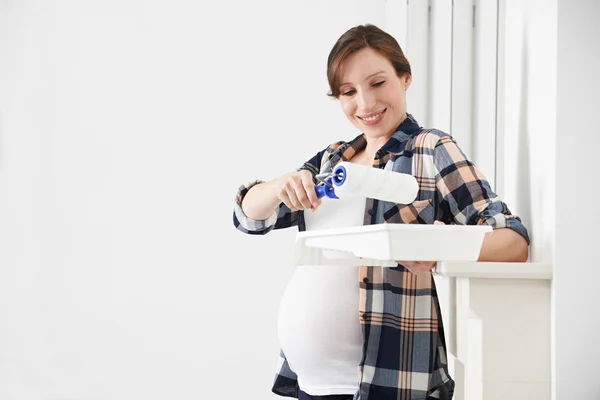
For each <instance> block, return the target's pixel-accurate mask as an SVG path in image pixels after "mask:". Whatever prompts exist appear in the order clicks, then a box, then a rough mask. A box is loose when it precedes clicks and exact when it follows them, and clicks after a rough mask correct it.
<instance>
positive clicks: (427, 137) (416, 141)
mask: <svg viewBox="0 0 600 400" xmlns="http://www.w3.org/2000/svg"><path fill="white" fill-rule="evenodd" d="M453 141H454V139H453V138H452V136H451V135H450V134H449V133H446V132H444V131H442V130H439V129H435V128H430V129H425V128H422V129H421V130H420V132H419V133H417V134H416V135H414V136H413V137H412V138H411V140H410V142H409V144H407V147H412V148H415V149H431V150H433V149H435V148H436V147H437V146H438V145H440V144H443V143H448V142H453Z"/></svg>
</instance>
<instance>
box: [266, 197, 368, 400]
mask: <svg viewBox="0 0 600 400" xmlns="http://www.w3.org/2000/svg"><path fill="white" fill-rule="evenodd" d="M365 202H366V199H365V198H354V197H352V198H350V197H347V198H344V199H339V200H338V199H329V198H324V199H323V201H322V203H321V205H320V206H319V208H318V209H317V211H315V212H314V213H313V212H312V211H310V210H307V211H305V212H304V219H305V221H306V230H307V231H308V230H317V229H327V228H341V227H350V226H358V225H363V217H364V211H365ZM358 281H359V279H358V267H351V266H327V265H319V266H311V265H302V266H298V267H297V268H296V271H295V273H294V275H293V276H292V279H291V280H290V282H289V283H288V286H287V288H286V291H285V293H284V295H283V298H282V300H281V304H280V308H279V322H278V331H279V340H280V344H281V349H282V350H283V352H284V353H285V356H286V359H287V361H288V364H289V366H290V368H291V369H292V371H294V372H295V373H296V375H297V376H298V385H299V386H300V389H301V390H302V391H303V392H306V393H308V394H310V395H313V396H327V395H332V394H354V393H355V392H356V391H357V390H358V383H359V374H358V364H359V362H360V359H361V355H362V344H363V338H362V332H361V327H360V321H359V314H358V308H359V282H358Z"/></svg>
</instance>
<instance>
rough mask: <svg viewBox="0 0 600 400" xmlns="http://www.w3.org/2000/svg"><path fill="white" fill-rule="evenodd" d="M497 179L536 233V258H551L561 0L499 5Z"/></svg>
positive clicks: (532, 254)
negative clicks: (557, 52)
mask: <svg viewBox="0 0 600 400" xmlns="http://www.w3.org/2000/svg"><path fill="white" fill-rule="evenodd" d="M499 14H500V24H499V49H500V53H499V57H498V59H499V69H498V112H497V119H498V123H497V130H498V133H497V136H498V139H497V149H496V150H497V158H496V159H497V166H496V171H497V179H496V187H497V191H498V193H499V194H500V196H501V197H502V198H503V199H504V200H505V201H506V203H507V204H508V205H509V208H510V209H511V211H512V212H514V213H515V214H517V215H519V216H520V217H521V218H522V220H523V222H524V224H525V226H527V228H528V229H529V233H530V236H531V238H532V243H531V248H530V260H531V261H535V262H541V261H544V262H551V261H552V257H553V253H552V249H553V245H554V210H555V201H554V194H555V180H554V173H555V160H556V155H555V153H556V140H555V137H556V121H555V118H554V115H556V109H557V105H556V79H557V73H556V29H557V2H556V0H550V1H547V0H527V1H521V0H508V1H503V2H500V7H499Z"/></svg>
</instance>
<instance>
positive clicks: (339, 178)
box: [315, 165, 347, 199]
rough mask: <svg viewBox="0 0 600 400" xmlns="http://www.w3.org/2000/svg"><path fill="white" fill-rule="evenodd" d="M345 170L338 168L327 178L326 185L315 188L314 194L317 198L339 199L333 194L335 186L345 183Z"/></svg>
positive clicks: (341, 167)
mask: <svg viewBox="0 0 600 400" xmlns="http://www.w3.org/2000/svg"><path fill="white" fill-rule="evenodd" d="M346 176H347V174H346V168H344V167H343V166H341V165H340V166H338V167H336V168H335V169H334V171H333V176H332V177H330V178H327V183H328V185H321V186H315V192H316V193H317V197H318V198H319V199H320V198H322V197H325V196H327V197H329V198H330V199H339V197H338V196H337V195H336V194H335V189H334V185H335V186H342V185H343V184H344V182H345V181H346Z"/></svg>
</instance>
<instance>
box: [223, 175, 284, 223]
mask: <svg viewBox="0 0 600 400" xmlns="http://www.w3.org/2000/svg"><path fill="white" fill-rule="evenodd" d="M259 183H263V181H261V180H255V181H252V182H250V183H247V184H245V185H242V186H240V188H239V189H238V192H237V194H236V196H235V204H234V208H233V212H234V222H235V227H236V228H237V229H239V230H241V231H242V232H245V233H267V232H269V231H271V230H272V229H273V228H274V227H275V223H276V222H277V216H278V214H279V207H277V208H276V209H275V212H274V213H273V214H272V215H271V216H270V217H269V218H267V219H263V220H258V219H252V218H249V217H248V216H246V214H244V211H243V210H242V201H243V200H244V197H245V196H246V194H247V193H248V191H249V190H250V189H252V188H253V187H254V186H256V185H258V184H259Z"/></svg>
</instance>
